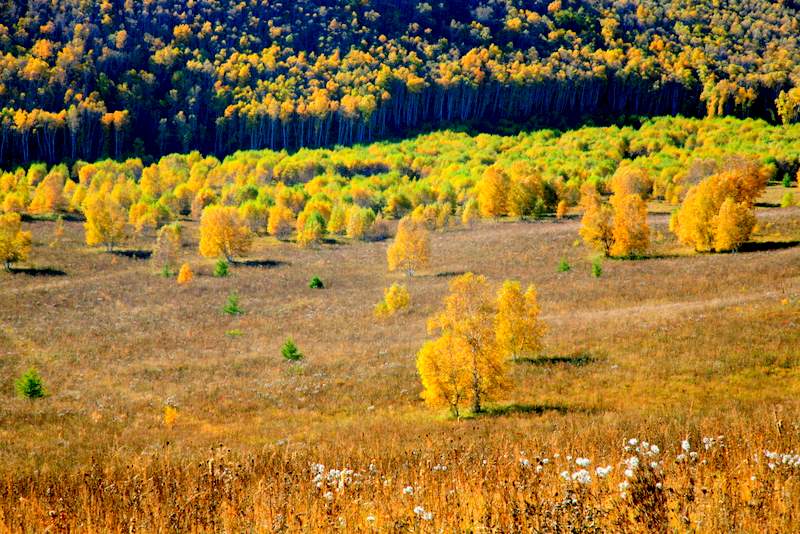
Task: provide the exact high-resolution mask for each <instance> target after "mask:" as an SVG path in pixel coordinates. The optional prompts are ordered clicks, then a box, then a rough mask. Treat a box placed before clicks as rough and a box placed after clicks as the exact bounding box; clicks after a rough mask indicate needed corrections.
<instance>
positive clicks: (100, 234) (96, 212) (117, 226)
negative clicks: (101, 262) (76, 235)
mask: <svg viewBox="0 0 800 534" xmlns="http://www.w3.org/2000/svg"><path fill="white" fill-rule="evenodd" d="M83 206H84V207H83V214H84V216H85V217H86V223H84V228H85V230H86V244H87V245H89V246H94V245H101V244H102V245H104V246H105V247H106V249H107V250H109V251H111V250H113V248H114V245H116V244H117V243H119V242H120V241H122V240H123V239H125V224H126V222H127V219H128V213H127V212H126V211H125V208H123V207H122V206H121V205H120V204H119V203H117V202H116V201H115V200H114V199H113V198H112V197H111V195H109V194H108V193H107V192H105V191H100V192H97V193H93V194H91V195H90V196H87V197H86V200H85V201H84V203H83Z"/></svg>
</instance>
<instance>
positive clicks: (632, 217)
mask: <svg viewBox="0 0 800 534" xmlns="http://www.w3.org/2000/svg"><path fill="white" fill-rule="evenodd" d="M611 205H612V207H613V208H614V225H613V228H612V238H613V240H614V244H613V245H612V247H611V251H610V252H611V255H612V256H617V257H626V256H632V255H640V254H644V253H645V252H646V251H647V249H648V248H649V247H650V228H649V227H648V225H647V205H646V204H645V202H644V201H643V200H642V198H641V197H640V196H639V195H637V194H627V195H617V194H615V195H613V196H612V197H611Z"/></svg>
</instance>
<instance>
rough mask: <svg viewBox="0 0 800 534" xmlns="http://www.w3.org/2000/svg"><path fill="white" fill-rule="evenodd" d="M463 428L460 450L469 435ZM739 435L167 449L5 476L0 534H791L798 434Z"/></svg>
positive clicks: (799, 488) (798, 501)
mask: <svg viewBox="0 0 800 534" xmlns="http://www.w3.org/2000/svg"><path fill="white" fill-rule="evenodd" d="M460 424H461V423H458V424H457V423H454V425H455V428H454V429H453V430H454V432H455V434H454V435H456V436H457V435H458V434H460V433H461V432H462V431H464V430H475V427H469V425H471V424H472V423H463V425H466V426H461V427H459V426H458V425H460ZM747 424H748V423H746V422H745V421H741V426H740V427H738V428H735V429H734V431H735V433H734V434H733V435H729V436H723V435H719V434H716V433H715V434H713V435H708V436H703V435H699V434H693V433H692V434H691V435H687V436H686V437H685V438H684V439H682V440H680V441H678V442H674V443H654V442H648V441H647V440H646V436H644V435H643V436H639V437H634V436H631V437H622V438H620V435H612V434H607V435H605V436H596V437H597V438H598V439H600V440H601V441H598V442H595V443H594V444H592V445H588V446H587V447H586V448H580V446H575V445H572V446H569V447H565V448H564V449H561V450H558V449H548V448H538V447H537V443H535V442H533V441H531V442H528V445H531V447H530V448H528V447H525V448H524V449H521V448H520V443H519V442H517V441H509V440H501V441H494V442H483V443H482V442H481V441H480V440H472V439H465V440H462V439H460V437H456V438H455V439H453V440H452V441H451V442H447V441H443V442H439V443H436V442H432V441H429V442H427V443H425V442H419V443H408V444H405V445H402V444H397V443H389V444H388V446H385V447H384V446H382V442H381V439H380V438H379V437H378V436H375V435H373V436H372V437H370V438H367V439H366V440H365V442H363V444H362V446H361V447H351V446H342V445H335V444H332V445H325V444H322V445H319V446H310V445H305V444H301V443H298V444H291V443H289V444H285V443H282V444H278V445H273V446H269V447H267V448H266V449H265V450H264V451H263V452H260V453H255V454H245V455H240V454H237V453H236V452H235V451H231V450H228V449H225V448H222V447H220V448H215V449H213V450H211V451H210V452H209V454H208V455H207V456H206V457H204V458H202V460H201V461H199V460H197V459H195V461H192V460H190V459H189V458H184V457H182V456H181V455H180V454H175V453H171V452H170V451H169V449H165V450H163V451H162V452H159V453H155V454H153V455H147V456H140V457H138V458H136V459H135V460H134V459H130V460H131V461H130V463H116V462H115V461H109V462H108V463H99V462H95V463H93V464H92V465H89V466H87V467H86V468H85V469H82V470H76V471H73V472H71V473H62V472H57V473H46V472H43V473H39V474H37V475H27V476H22V475H21V476H18V477H16V476H14V475H7V477H6V479H5V480H3V481H2V485H1V486H0V530H2V531H6V530H9V531H28V532H34V531H36V532H42V531H45V530H48V531H73V530H80V531H95V532H101V531H102V532H108V531H133V530H137V531H174V532H187V531H226V532H241V531H258V532H265V531H284V530H290V531H296V530H305V531H309V530H331V529H341V530H342V531H360V530H378V531H420V532H434V531H440V530H444V531H451V532H452V531H464V530H481V529H488V530H491V531H502V532H511V531H531V530H533V531H542V530H544V531H571V532H608V531H616V532H661V531H701V532H713V531H721V532H733V531H745V532H756V531H759V532H765V531H784V532H787V531H790V530H792V529H793V528H794V526H796V525H797V524H798V522H800V480H799V479H798V476H797V475H798V473H800V456H798V455H793V454H789V453H787V451H789V450H791V449H792V448H794V447H795V446H796V444H797V443H796V441H797V429H796V428H792V429H788V428H782V427H777V428H776V427H774V426H773V427H771V428H769V427H768V426H767V425H759V424H755V425H751V432H752V433H749V434H740V433H738V432H740V431H743V430H744V429H745V427H746V426H747ZM462 435H463V434H462ZM765 438H766V439H765ZM602 440H606V441H602ZM767 441H768V442H771V443H773V444H775V443H777V444H778V445H779V446H780V447H782V448H780V449H776V448H775V447H768V446H767V445H765V443H766V442H767Z"/></svg>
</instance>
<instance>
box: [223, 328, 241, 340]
mask: <svg viewBox="0 0 800 534" xmlns="http://www.w3.org/2000/svg"><path fill="white" fill-rule="evenodd" d="M225 335H226V336H228V337H234V338H236V337H242V336H243V335H244V332H242V331H241V330H239V329H238V328H235V329H233V330H228V331H227V332H225Z"/></svg>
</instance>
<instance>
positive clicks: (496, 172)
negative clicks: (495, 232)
mask: <svg viewBox="0 0 800 534" xmlns="http://www.w3.org/2000/svg"><path fill="white" fill-rule="evenodd" d="M510 187H511V180H510V178H509V177H508V175H507V174H506V173H505V172H503V170H502V169H500V168H498V167H494V166H492V167H489V168H488V169H486V171H485V172H484V173H483V178H482V179H481V181H480V182H479V183H478V205H479V206H480V210H481V215H482V216H483V217H487V218H497V217H502V216H503V215H506V213H508V193H509V189H510Z"/></svg>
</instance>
